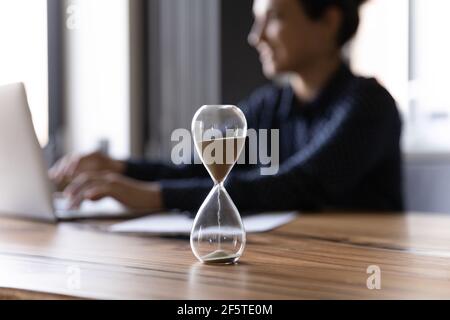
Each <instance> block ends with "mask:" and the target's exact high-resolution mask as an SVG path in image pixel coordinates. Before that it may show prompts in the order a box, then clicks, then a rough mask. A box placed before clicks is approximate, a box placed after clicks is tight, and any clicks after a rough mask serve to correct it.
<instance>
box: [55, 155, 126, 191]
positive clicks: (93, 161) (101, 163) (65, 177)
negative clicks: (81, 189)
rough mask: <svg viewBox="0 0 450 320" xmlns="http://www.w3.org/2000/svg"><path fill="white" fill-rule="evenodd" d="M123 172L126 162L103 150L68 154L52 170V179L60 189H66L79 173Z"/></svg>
mask: <svg viewBox="0 0 450 320" xmlns="http://www.w3.org/2000/svg"><path fill="white" fill-rule="evenodd" d="M104 171H108V172H112V173H119V174H120V173H123V172H124V171H125V163H124V162H122V161H119V160H114V159H111V158H109V157H107V156H105V155H104V154H102V153H101V152H94V153H90V154H87V155H83V156H80V155H68V156H65V157H64V158H62V159H61V160H59V161H58V162H57V163H56V164H55V165H54V166H53V167H52V168H51V169H50V170H49V176H50V179H51V180H52V181H53V182H54V183H55V184H56V186H57V188H58V190H64V188H65V187H66V186H67V185H69V184H70V183H71V182H72V181H73V180H74V179H75V178H76V177H77V176H78V175H80V174H83V173H89V172H90V173H92V172H104Z"/></svg>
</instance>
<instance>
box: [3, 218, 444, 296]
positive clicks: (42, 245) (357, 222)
mask: <svg viewBox="0 0 450 320" xmlns="http://www.w3.org/2000/svg"><path fill="white" fill-rule="evenodd" d="M372 265H375V266H378V267H379V268H380V270H381V289H380V290H369V289H368V288H367V284H366V282H367V279H368V277H369V276H370V274H368V273H367V268H368V267H369V266H372ZM0 298H1V299H70V298H75V299H77V298H93V299H225V300H227V299H450V215H438V214H426V213H408V214H394V213H393V214H386V213H383V214H382V213H321V214H301V215H300V216H299V218H298V219H296V220H295V221H294V222H292V223H290V224H288V225H286V226H283V227H281V228H279V229H277V230H274V231H272V232H269V233H263V234H250V235H248V241H247V247H246V251H245V253H244V256H243V258H242V260H241V262H240V263H238V264H236V265H232V266H212V265H203V264H201V263H199V262H197V261H196V259H195V258H194V256H193V255H192V252H191V249H190V245H189V241H188V239H174V238H160V237H142V236H140V237H138V236H125V235H116V234H109V233H105V232H99V231H96V230H93V228H91V227H90V226H89V225H87V224H86V223H83V224H82V223H59V224H57V225H52V224H45V223H39V222H32V221H25V220H14V219H10V218H0Z"/></svg>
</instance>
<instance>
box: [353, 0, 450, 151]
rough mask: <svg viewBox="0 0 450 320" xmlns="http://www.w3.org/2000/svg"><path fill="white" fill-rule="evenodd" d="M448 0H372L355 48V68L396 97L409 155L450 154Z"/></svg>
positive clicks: (366, 6)
mask: <svg viewBox="0 0 450 320" xmlns="http://www.w3.org/2000/svg"><path fill="white" fill-rule="evenodd" d="M449 10H450V1H448V0H433V1H429V0H396V1H391V0H371V1H369V2H368V3H367V4H366V5H365V6H363V8H362V11H361V26H360V30H359V32H358V35H357V37H356V39H355V41H354V43H353V45H352V48H351V51H350V52H351V56H352V67H353V69H354V70H355V71H356V72H358V73H362V74H363V75H368V76H375V77H376V78H377V79H378V80H379V81H380V82H381V83H382V84H383V85H384V86H385V87H386V88H387V89H388V90H389V91H390V92H391V94H392V95H393V96H394V98H395V99H396V100H397V102H398V104H399V107H400V110H401V112H402V115H403V120H404V136H403V147H404V150H405V151H406V152H407V153H449V152H450V96H449V95H448V94H447V91H448V90H449V88H448V87H449V84H448V81H447V80H446V78H447V75H448V74H449V72H450V62H449V61H448V57H449V56H450V41H448V40H447V39H446V36H445V34H446V30H449V29H450V19H448V18H447V13H448V12H449Z"/></svg>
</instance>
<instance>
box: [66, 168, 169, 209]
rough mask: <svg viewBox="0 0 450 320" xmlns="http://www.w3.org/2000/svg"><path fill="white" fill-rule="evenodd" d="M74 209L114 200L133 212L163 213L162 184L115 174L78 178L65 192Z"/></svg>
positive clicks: (94, 173)
mask: <svg viewBox="0 0 450 320" xmlns="http://www.w3.org/2000/svg"><path fill="white" fill-rule="evenodd" d="M64 194H65V195H67V196H69V197H70V199H71V201H70V207H71V209H76V208H78V207H79V206H80V204H81V203H82V202H83V200H93V201H96V200H100V199H102V198H105V197H112V198H114V199H116V200H117V201H119V202H121V203H122V204H123V205H125V206H126V207H128V208H130V209H135V210H150V211H156V210H162V209H163V204H162V196H161V187H160V185H159V184H158V183H143V182H140V181H137V180H133V179H130V178H126V177H124V176H121V175H119V174H116V173H111V172H85V173H82V174H80V175H78V176H77V177H76V178H75V179H74V180H73V182H72V183H71V184H70V185H69V186H68V187H67V188H66V189H65V191H64Z"/></svg>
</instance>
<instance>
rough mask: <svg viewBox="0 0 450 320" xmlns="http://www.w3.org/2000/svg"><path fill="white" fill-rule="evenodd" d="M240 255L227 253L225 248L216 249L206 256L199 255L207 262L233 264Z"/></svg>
mask: <svg viewBox="0 0 450 320" xmlns="http://www.w3.org/2000/svg"><path fill="white" fill-rule="evenodd" d="M239 258H240V256H239V255H236V254H232V253H228V252H226V251H225V250H216V251H214V252H212V253H210V254H207V255H206V256H203V257H201V259H202V261H203V262H204V263H207V264H233V263H236V262H237V261H238V260H239Z"/></svg>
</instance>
